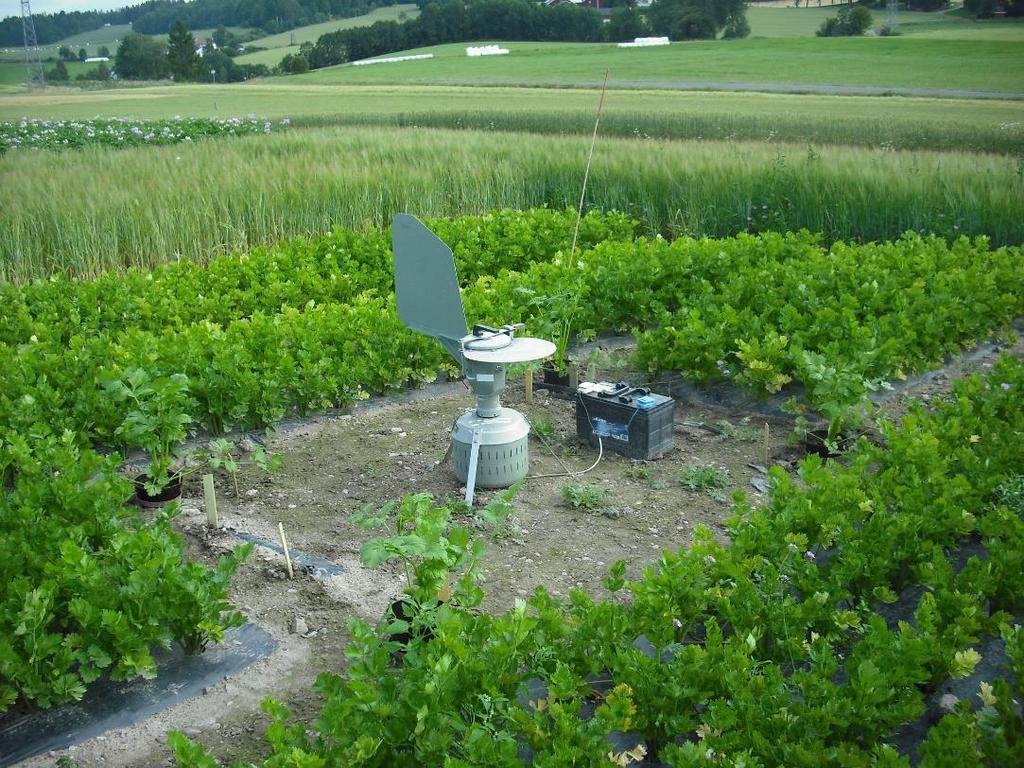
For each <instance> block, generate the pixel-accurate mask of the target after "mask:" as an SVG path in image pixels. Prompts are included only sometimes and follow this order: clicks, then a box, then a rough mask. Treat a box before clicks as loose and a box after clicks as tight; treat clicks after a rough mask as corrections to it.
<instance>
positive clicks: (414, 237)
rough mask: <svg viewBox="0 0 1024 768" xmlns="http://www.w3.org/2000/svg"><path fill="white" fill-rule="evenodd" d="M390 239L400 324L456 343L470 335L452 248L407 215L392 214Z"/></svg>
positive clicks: (418, 221) (413, 217) (414, 218)
mask: <svg viewBox="0 0 1024 768" xmlns="http://www.w3.org/2000/svg"><path fill="white" fill-rule="evenodd" d="M391 238H392V240H391V243H392V250H393V251H394V254H395V300H396V303H397V305H398V316H399V317H400V318H401V320H402V322H403V323H405V324H406V326H408V327H409V328H411V329H412V330H414V331H420V332H421V333H425V334H427V335H428V336H437V337H439V338H441V339H452V340H455V341H458V340H459V339H461V338H462V337H463V336H465V335H466V334H467V333H469V328H468V327H467V325H466V314H465V312H464V311H463V309H462V297H461V296H460V295H459V280H458V277H457V276H456V274H455V259H454V257H453V256H452V249H451V248H449V247H448V246H447V245H445V244H444V241H443V240H441V238H439V237H438V236H437V235H435V234H434V233H433V232H431V231H430V230H429V229H427V227H426V226H425V225H424V224H423V222H421V221H420V220H419V219H417V218H416V217H415V216H412V215H410V214H408V213H399V214H395V217H394V219H393V220H392V226H391ZM445 346H446V347H448V346H449V345H448V344H446V345H445ZM456 346H457V345H456Z"/></svg>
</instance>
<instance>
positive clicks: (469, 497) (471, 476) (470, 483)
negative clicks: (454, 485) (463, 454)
mask: <svg viewBox="0 0 1024 768" xmlns="http://www.w3.org/2000/svg"><path fill="white" fill-rule="evenodd" d="M480 438H481V431H480V430H479V429H474V430H473V444H472V445H471V446H470V448H469V472H468V475H467V477H466V506H467V507H472V506H473V491H474V490H475V488H476V464H477V460H478V459H479V458H480Z"/></svg>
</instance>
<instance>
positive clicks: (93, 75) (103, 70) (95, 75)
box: [75, 61, 110, 80]
mask: <svg viewBox="0 0 1024 768" xmlns="http://www.w3.org/2000/svg"><path fill="white" fill-rule="evenodd" d="M109 79H110V67H108V66H107V65H106V64H105V63H104V62H102V61H101V62H100V63H99V64H98V65H97V66H96V68H95V69H90V70H89V71H88V72H85V73H83V74H81V75H79V76H78V77H76V78H75V80H109Z"/></svg>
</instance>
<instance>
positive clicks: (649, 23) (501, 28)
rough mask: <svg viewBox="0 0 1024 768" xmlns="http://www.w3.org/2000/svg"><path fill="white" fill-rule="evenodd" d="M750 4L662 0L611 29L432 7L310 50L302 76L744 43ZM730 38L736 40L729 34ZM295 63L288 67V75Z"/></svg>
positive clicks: (487, 8)
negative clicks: (413, 61)
mask: <svg viewBox="0 0 1024 768" xmlns="http://www.w3.org/2000/svg"><path fill="white" fill-rule="evenodd" d="M745 9H746V3H745V2H744V0H656V2H655V3H654V4H653V5H652V6H651V8H650V10H649V12H648V13H647V14H646V15H645V14H642V13H641V12H640V11H638V10H636V9H635V8H631V7H629V6H625V5H622V6H619V7H616V8H614V9H613V10H612V13H611V18H610V21H609V23H608V24H604V22H603V20H602V17H601V15H600V14H599V13H598V12H597V11H596V10H593V9H590V8H579V7H576V6H574V5H571V4H568V3H567V4H565V5H558V6H546V5H543V4H541V3H538V2H533V1H532V0H471V2H468V3H466V2H463V0H443V1H442V2H427V3H426V4H425V5H423V6H422V10H421V12H420V15H419V16H418V17H417V18H415V19H412V20H409V21H405V22H398V21H378V22H377V23H375V24H373V25H372V26H368V27H354V28H352V29H343V30H339V31H337V32H331V33H328V34H326V35H321V37H320V38H319V39H318V40H317V42H316V44H315V45H313V46H312V48H308V47H307V48H306V50H305V51H304V54H303V55H304V56H305V58H306V59H307V60H306V61H300V62H298V63H297V69H295V70H293V71H302V70H303V69H304V68H306V66H305V65H307V64H308V67H309V68H313V69H318V68H320V67H329V66H333V65H335V64H344V63H346V62H349V61H358V60H360V59H365V58H370V57H372V56H380V55H383V54H386V53H394V52H395V51H402V50H407V49H410V48H421V47H423V46H428V45H439V44H441V43H458V42H466V41H473V40H531V41H549V42H580V43H593V42H601V41H607V40H610V41H613V42H616V41H623V40H632V39H633V38H634V37H639V36H643V35H645V34H649V33H654V34H663V35H668V36H670V37H672V38H674V39H694V38H714V37H716V36H717V35H718V34H720V33H724V34H725V36H734V37H744V36H746V34H748V33H749V31H750V28H749V26H747V23H746V15H745ZM730 31H731V32H732V34H730ZM295 62H296V57H294V56H293V57H292V58H291V59H289V61H288V62H287V63H286V64H285V65H284V66H282V69H285V70H288V69H289V66H288V65H290V64H294V63H295Z"/></svg>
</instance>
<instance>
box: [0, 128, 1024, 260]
mask: <svg viewBox="0 0 1024 768" xmlns="http://www.w3.org/2000/svg"><path fill="white" fill-rule="evenodd" d="M587 145H588V140H587V139H586V138H585V137H581V136H576V137H554V136H552V137H546V138H545V139H544V140H543V141H538V140H536V138H535V137H533V136H529V135H524V134H513V133H499V134H493V133H486V132H474V131H460V132H453V131H445V130H437V129H434V130H429V129H410V128H406V129H384V128H363V129H360V128H349V129H345V128H323V129H307V130H302V131H292V132H289V133H285V134H281V135H277V134H272V135H270V136H259V137H251V138H242V139H235V140H218V141H208V142H199V143H195V144H191V145H178V146H172V147H162V148H140V149H128V150H88V151H82V152H74V153H64V154H55V153H48V152H21V153H19V152H13V153H8V155H7V156H6V157H4V158H2V159H0V210H3V211H5V212H7V214H6V215H5V218H7V220H8V225H7V226H5V227H3V228H0V265H3V269H4V273H3V274H0V278H3V277H6V278H20V277H25V276H28V275H45V274H47V273H48V272H50V271H51V270H54V269H57V270H62V271H63V270H66V271H72V272H75V273H81V274H87V273H94V272H97V271H100V270H102V269H106V268H111V267H117V266H124V265H128V264H150V263H153V262H159V261H166V260H169V259H175V258H179V257H186V258H199V259H203V258H206V257H208V256H209V255H211V254H212V253H215V252H219V251H221V250H224V249H229V248H244V247H248V246H251V245H253V244H255V243H261V242H271V241H276V240H279V239H281V238H285V237H290V236H293V235H300V234H311V233H318V232H325V231H328V230H330V229H331V228H332V227H334V226H337V225H342V226H355V227H362V226H367V225H375V226H384V225H386V224H387V222H388V221H389V219H390V216H391V215H392V214H393V213H394V212H396V211H402V210H408V211H411V212H416V213H420V214H425V215H454V214H456V213H473V212H482V211H485V210H487V209H490V208H494V207H512V208H527V207H531V206H536V205H545V204H546V205H550V206H553V207H558V208H563V207H566V206H571V205H574V204H576V203H577V202H578V199H579V190H580V183H581V180H582V176H583V167H584V163H585V160H586V151H587ZM95 179H110V180H116V182H112V183H109V184H106V185H104V186H103V188H102V189H101V190H100V189H94V188H93V187H92V186H88V185H89V184H91V183H92V182H90V181H88V180H95ZM198 180H202V181H201V183H200V182H198ZM1022 185H1024V180H1022V178H1021V175H1020V171H1019V167H1018V164H1017V162H1016V161H1015V160H1014V159H1013V158H1002V157H996V156H983V155H967V154H963V153H934V152H886V151H880V150H867V149H848V148H820V149H809V148H808V147H807V146H806V145H792V144H790V145H786V144H778V145H775V144H771V145H768V144H764V143H743V142H735V141H733V142H700V143H696V142H667V141H655V140H645V141H637V140H635V139H611V138H603V139H601V141H600V142H599V144H598V149H597V153H596V155H595V159H594V164H593V167H592V170H591V176H590V185H589V191H588V196H587V202H588V204H589V205H593V206H596V207H601V208H616V209H620V210H627V211H629V212H631V213H633V214H634V215H636V216H637V217H638V218H640V219H641V221H642V222H643V223H644V226H645V228H646V229H647V230H648V231H649V232H664V233H667V234H681V233H693V234H698V233H701V234H733V233H735V232H737V231H743V230H745V229H748V228H755V229H777V230H783V229H799V228H801V227H806V228H808V229H810V230H812V231H820V232H823V233H824V234H825V237H826V238H827V239H836V238H857V239H865V240H868V239H885V238H892V237H895V236H897V235H899V234H900V233H901V232H903V231H905V230H908V229H914V230H925V231H935V232H939V233H942V234H947V235H955V234H957V233H985V234H987V235H989V236H990V237H991V238H992V240H993V241H994V242H997V243H1006V242H1011V243H1018V242H1021V241H1024V219H1021V217H1020V210H1021V201H1022V199H1024V188H1022ZM71 191H73V192H71Z"/></svg>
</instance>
